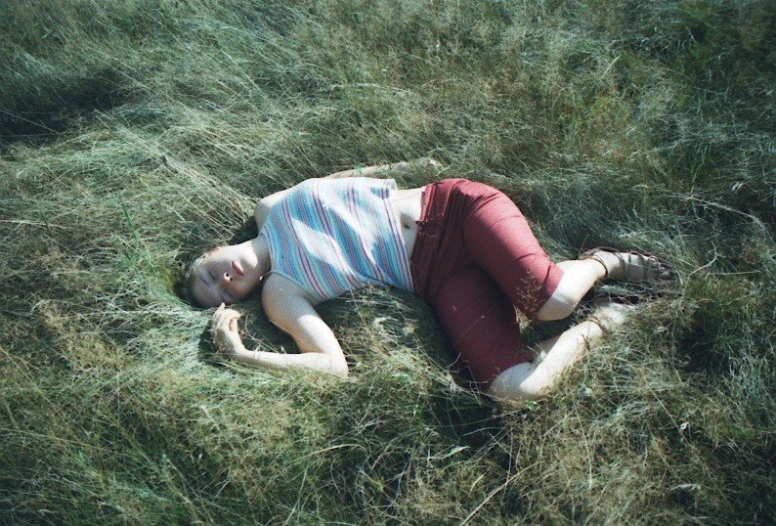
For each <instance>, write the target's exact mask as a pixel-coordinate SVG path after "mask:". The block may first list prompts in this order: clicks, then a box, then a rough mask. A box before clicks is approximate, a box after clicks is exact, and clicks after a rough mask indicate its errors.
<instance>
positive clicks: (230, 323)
mask: <svg viewBox="0 0 776 526" xmlns="http://www.w3.org/2000/svg"><path fill="white" fill-rule="evenodd" d="M240 316H241V315H240V313H239V312H237V311H236V310H234V309H228V308H226V304H224V303H222V304H221V306H220V307H218V309H216V312H215V314H213V341H214V342H215V344H216V348H217V349H218V350H219V351H220V352H222V353H224V354H226V355H227V356H234V355H236V354H238V353H239V352H240V351H242V350H244V347H243V343H242V339H241V338H240V333H239V331H238V328H237V320H239V319H240Z"/></svg>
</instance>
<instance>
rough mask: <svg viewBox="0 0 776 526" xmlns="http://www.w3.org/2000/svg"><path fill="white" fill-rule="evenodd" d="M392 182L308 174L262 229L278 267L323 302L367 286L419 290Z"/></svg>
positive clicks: (273, 263) (273, 268)
mask: <svg viewBox="0 0 776 526" xmlns="http://www.w3.org/2000/svg"><path fill="white" fill-rule="evenodd" d="M395 189H396V182H395V181H394V180H393V179H369V178H365V177H358V178H346V179H309V180H307V181H304V182H302V183H300V184H298V185H297V186H295V187H294V188H293V189H292V190H291V191H290V192H289V193H288V194H287V195H286V196H285V197H284V198H283V199H282V200H281V201H279V202H278V203H276V204H275V205H274V206H273V207H272V210H271V211H270V213H269V215H268V216H267V219H266V222H265V223H264V226H263V227H262V229H261V235H263V236H264V237H265V239H266V240H267V244H268V246H269V255H270V261H271V272H276V273H278V274H280V275H282V276H285V277H286V278H288V279H290V280H292V281H293V282H295V283H296V284H297V285H299V286H301V287H302V288H303V289H304V290H305V291H307V292H308V293H310V294H311V295H312V296H313V297H314V298H315V299H316V300H317V301H318V302H319V303H320V302H323V301H326V300H329V299H333V298H336V297H337V296H341V295H342V294H344V293H346V292H351V291H353V290H357V289H360V288H362V287H365V286H367V285H382V286H385V285H388V286H391V287H396V288H399V289H402V290H404V291H407V292H412V290H413V286H412V274H411V272H410V266H409V260H408V258H407V251H406V247H405V246H404V239H403V238H402V235H401V227H400V225H399V224H398V222H397V218H396V214H395V213H394V208H393V206H392V203H391V200H390V197H391V191H392V190H395Z"/></svg>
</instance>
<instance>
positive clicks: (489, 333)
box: [431, 265, 533, 390]
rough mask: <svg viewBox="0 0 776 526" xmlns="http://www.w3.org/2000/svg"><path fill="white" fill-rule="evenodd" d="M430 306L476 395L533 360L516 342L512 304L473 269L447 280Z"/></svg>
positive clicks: (478, 270)
mask: <svg viewBox="0 0 776 526" xmlns="http://www.w3.org/2000/svg"><path fill="white" fill-rule="evenodd" d="M431 306H432V308H433V309H434V311H435V313H436V315H437V317H438V318H439V321H440V324H441V325H442V328H443V329H444V331H445V334H446V335H447V337H448V339H449V340H450V342H451V344H452V346H453V350H454V351H455V353H456V354H457V355H458V357H459V359H460V362H461V364H462V365H463V366H464V367H465V368H467V369H468V370H469V372H470V373H471V376H472V379H473V380H474V381H475V382H477V383H478V386H479V387H480V388H481V389H483V390H486V389H487V388H488V387H489V386H490V382H491V381H493V379H494V378H496V376H498V375H499V374H500V373H501V372H503V371H506V370H507V369H509V368H510V367H512V366H514V365H516V364H518V363H523V362H527V361H530V360H531V359H532V358H533V354H532V353H531V352H530V351H529V350H528V349H526V348H525V346H524V345H523V342H522V340H521V337H520V326H519V324H518V322H517V318H516V315H515V308H514V306H513V305H512V302H511V301H510V299H509V298H507V297H506V296H505V295H504V293H503V292H502V291H501V289H500V288H499V286H498V284H497V283H495V282H494V281H493V280H492V279H491V278H490V277H489V276H488V274H487V273H486V272H485V271H483V270H482V269H481V268H479V267H477V266H476V265H471V266H470V267H467V268H466V269H463V270H461V271H459V272H458V273H456V274H455V275H453V276H451V277H450V278H449V279H447V280H446V282H445V283H444V285H443V286H442V288H441V289H440V291H439V294H437V296H436V298H435V299H434V301H433V304H432V305H431Z"/></svg>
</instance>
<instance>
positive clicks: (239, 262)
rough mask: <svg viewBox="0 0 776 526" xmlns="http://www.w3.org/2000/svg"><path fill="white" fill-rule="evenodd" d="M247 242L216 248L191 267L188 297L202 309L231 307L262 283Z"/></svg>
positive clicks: (256, 261)
mask: <svg viewBox="0 0 776 526" xmlns="http://www.w3.org/2000/svg"><path fill="white" fill-rule="evenodd" d="M258 267H259V265H258V260H257V257H256V254H255V253H254V251H253V250H252V249H251V245H250V242H248V243H242V244H240V245H229V246H224V247H218V248H215V249H213V250H211V251H210V252H208V253H207V254H205V255H204V256H202V257H200V258H199V259H198V260H196V261H195V262H194V263H193V265H192V278H191V280H192V281H191V293H192V295H193V296H194V300H195V301H196V302H197V303H198V304H199V305H202V306H203V307H217V306H218V305H220V304H221V303H226V304H227V305H230V304H232V303H236V302H238V301H240V300H242V299H244V298H245V297H246V296H248V294H250V293H251V291H252V290H253V289H255V288H256V287H257V286H258V284H259V282H260V281H261V276H262V274H263V273H262V272H261V271H260V269H259V268H258Z"/></svg>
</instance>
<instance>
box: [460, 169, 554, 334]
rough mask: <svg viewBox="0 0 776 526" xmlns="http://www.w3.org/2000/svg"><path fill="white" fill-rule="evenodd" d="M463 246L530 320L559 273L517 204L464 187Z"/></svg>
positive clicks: (486, 189)
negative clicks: (466, 200)
mask: <svg viewBox="0 0 776 526" xmlns="http://www.w3.org/2000/svg"><path fill="white" fill-rule="evenodd" d="M461 191H463V192H466V193H468V194H469V199H470V203H469V206H468V207H467V213H466V216H465V221H464V222H463V242H464V245H465V247H466V250H467V252H468V253H469V254H470V256H471V258H472V259H473V260H474V262H475V263H476V264H477V265H478V266H480V267H481V268H482V269H483V270H484V271H485V272H487V274H488V275H489V276H490V277H491V278H492V279H493V280H494V281H495V282H496V283H498V285H499V287H500V288H501V290H502V291H503V293H504V294H506V295H507V297H509V299H510V301H511V302H512V303H513V304H514V305H515V306H516V307H517V308H518V309H520V311H522V312H523V313H524V314H525V315H526V316H528V317H529V318H531V319H533V318H534V317H535V316H536V313H537V312H538V311H539V309H541V307H542V305H544V303H545V302H546V301H547V299H548V298H549V297H550V296H552V293H553V292H554V291H555V289H556V288H557V286H558V283H559V282H560V279H561V278H562V277H563V271H562V270H561V269H560V268H558V267H557V265H555V263H553V262H552V260H550V257H549V256H548V255H547V253H546V252H545V250H544V249H543V248H542V246H541V245H540V244H539V241H538V240H537V239H536V236H534V234H533V232H532V231H531V227H530V225H529V224H528V221H527V220H526V218H525V216H523V214H522V212H521V211H520V209H519V208H518V207H517V205H516V204H515V203H514V202H512V200H511V199H509V197H507V196H506V195H504V194H503V193H501V192H499V191H498V190H495V189H494V188H491V187H489V186H487V185H484V184H481V183H473V182H469V184H468V185H466V187H464V188H461Z"/></svg>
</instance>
